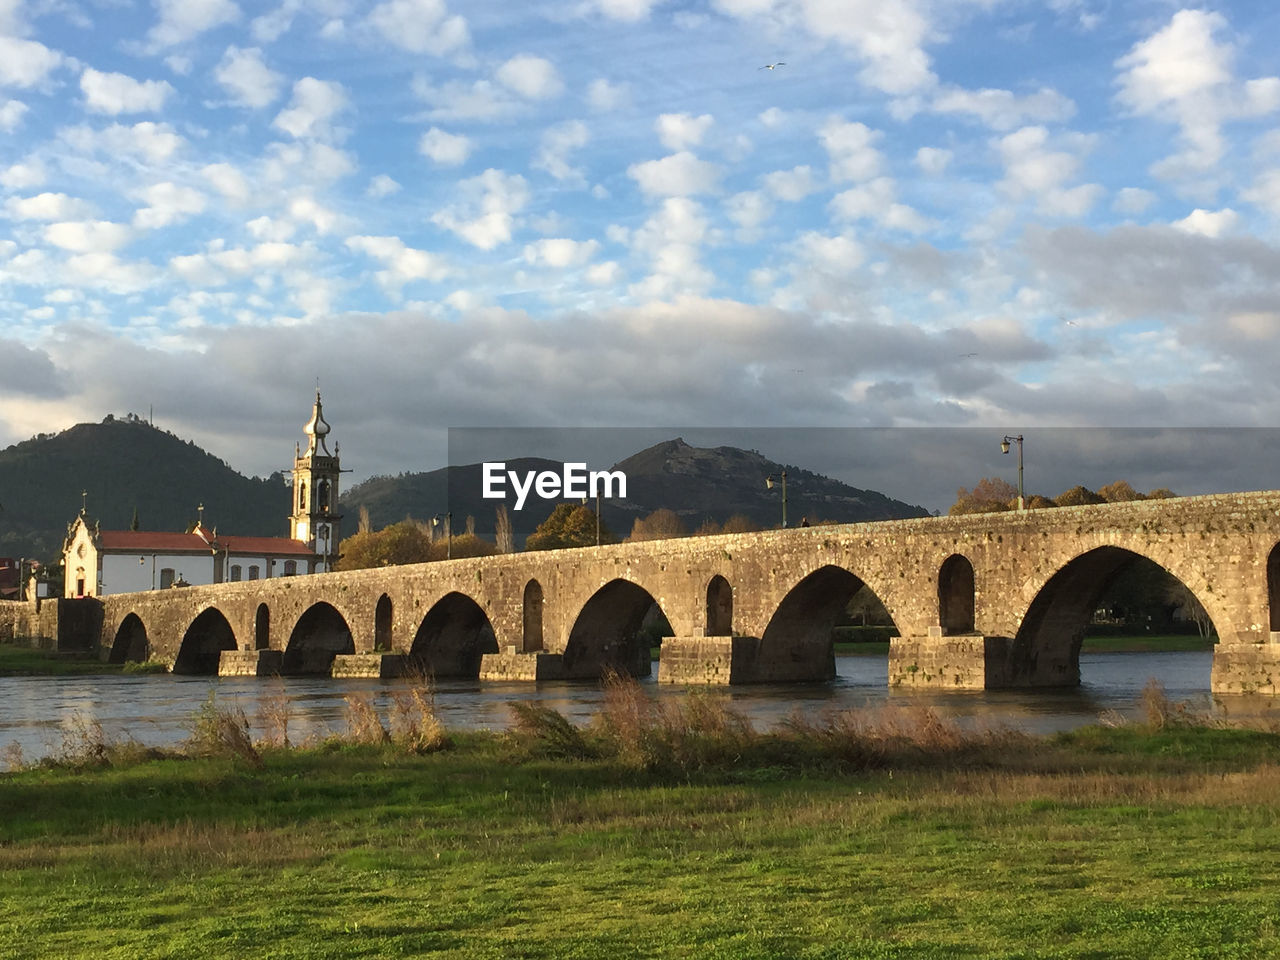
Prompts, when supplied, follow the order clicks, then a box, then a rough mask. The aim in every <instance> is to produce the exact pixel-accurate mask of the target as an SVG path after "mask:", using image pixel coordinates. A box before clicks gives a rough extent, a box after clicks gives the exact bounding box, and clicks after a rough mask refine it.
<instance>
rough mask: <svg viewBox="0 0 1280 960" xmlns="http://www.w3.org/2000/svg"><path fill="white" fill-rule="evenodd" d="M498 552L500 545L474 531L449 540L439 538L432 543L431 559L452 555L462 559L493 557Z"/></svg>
mask: <svg viewBox="0 0 1280 960" xmlns="http://www.w3.org/2000/svg"><path fill="white" fill-rule="evenodd" d="M497 552H498V545H497V544H495V543H490V542H489V541H488V540H485V539H484V538H483V537H478V536H476V535H475V534H474V533H463V534H459V535H458V536H456V537H454V538H453V540H452V542H450V541H449V540H437V541H436V542H435V543H433V544H432V545H431V555H430V556H429V557H428V558H427V559H429V560H444V559H445V558H446V557H452V558H453V559H454V560H461V559H463V558H464V557H492V556H493V555H494V554H495V553H497Z"/></svg>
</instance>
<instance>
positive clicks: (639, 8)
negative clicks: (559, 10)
mask: <svg viewBox="0 0 1280 960" xmlns="http://www.w3.org/2000/svg"><path fill="white" fill-rule="evenodd" d="M664 2H665V0H585V2H584V3H583V5H582V8H581V9H583V10H584V11H589V12H594V13H599V14H600V15H602V16H605V17H608V18H609V19H610V20H621V21H622V22H623V23H638V22H639V21H641V20H646V19H648V17H649V14H650V12H651V11H652V10H653V8H654V7H656V6H658V5H659V4H661V3H664Z"/></svg>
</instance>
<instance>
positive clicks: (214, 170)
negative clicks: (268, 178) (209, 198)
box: [200, 163, 252, 204]
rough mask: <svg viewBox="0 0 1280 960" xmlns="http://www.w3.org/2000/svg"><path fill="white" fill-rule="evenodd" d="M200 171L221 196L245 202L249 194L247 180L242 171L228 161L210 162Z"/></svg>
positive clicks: (240, 202) (235, 201) (232, 200)
mask: <svg viewBox="0 0 1280 960" xmlns="http://www.w3.org/2000/svg"><path fill="white" fill-rule="evenodd" d="M200 173H201V174H202V175H203V176H204V178H205V179H206V180H208V181H209V183H211V184H212V185H213V188H214V189H215V190H217V191H218V192H219V193H220V194H222V196H223V197H225V198H226V199H227V200H230V201H231V202H232V203H236V204H243V203H247V202H248V200H249V197H250V194H251V192H252V191H251V188H250V186H249V181H248V179H247V178H246V177H245V175H244V174H243V173H241V172H240V171H239V170H238V169H236V168H235V167H233V166H232V165H231V164H229V163H211V164H208V165H207V166H205V167H203V168H201V170H200Z"/></svg>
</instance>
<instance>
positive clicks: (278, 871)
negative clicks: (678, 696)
mask: <svg viewBox="0 0 1280 960" xmlns="http://www.w3.org/2000/svg"><path fill="white" fill-rule="evenodd" d="M623 708H624V711H623V712H622V713H619V714H618V715H617V716H615V717H614V718H613V720H612V721H610V722H611V723H613V724H614V727H613V728H610V729H613V730H614V733H615V735H616V736H619V737H621V736H625V735H628V731H627V730H625V729H622V727H621V726H620V725H621V724H624V723H625V721H626V716H630V714H626V716H624V713H625V711H626V710H633V709H641V708H639V707H636V703H635V702H634V701H629V702H627V703H624V704H623ZM643 709H648V708H643ZM619 718H622V719H619ZM547 719H548V718H547V717H546V716H545V715H532V714H531V715H530V716H529V717H527V718H526V721H527V724H528V726H527V728H526V729H524V731H523V733H521V734H516V733H512V734H510V735H494V734H488V735H486V734H466V735H462V736H458V737H455V746H454V748H453V749H451V750H445V751H440V752H435V753H429V754H425V755H418V754H414V753H409V752H405V751H403V750H398V749H396V748H395V747H393V746H352V745H349V744H339V743H331V744H327V745H323V746H320V747H317V748H313V749H307V750H266V749H264V750H262V752H261V755H262V759H263V761H264V763H263V766H262V768H261V769H256V768H254V767H253V766H251V765H250V764H249V763H247V762H245V761H244V760H243V759H239V760H237V759H235V758H230V757H216V756H215V757H207V758H203V759H180V758H169V759H163V760H153V761H150V762H141V763H124V764H122V765H119V766H109V767H101V768H91V769H81V770H76V769H65V768H60V769H30V770H23V771H20V772H18V773H15V774H9V775H4V776H0V810H3V811H4V815H3V816H2V817H0V889H3V890H4V891H5V896H4V897H2V898H0V956H4V957H6V958H15V960H16V958H28V957H30V958H36V957H41V958H43V957H49V956H59V957H72V958H74V957H86V958H87V957H95V958H98V957H102V958H122V960H123V958H129V960H132V958H136V957H174V958H177V957H190V956H200V957H208V958H220V957H236V958H240V957H245V956H253V957H290V958H294V957H303V958H349V957H350V958H356V957H360V958H375V957H376V958H382V957H401V956H419V955H423V954H428V953H435V952H438V953H440V954H442V955H447V956H449V957H461V958H471V957H475V958H499V957H526V958H541V957H547V958H552V957H556V958H558V957H578V958H594V957H602V958H609V960H617V958H620V957H633V956H649V957H690V958H694V957H696V958H702V957H713V958H715V957H726V958H765V957H804V958H844V957H850V958H852V957H869V958H877V957H885V958H908V957H910V958H917V957H922V958H953V957H961V958H978V957H1002V958H1003V957H1021V958H1051V957H1052V958H1081V960H1083V958H1099V960H1100V958H1112V957H1132V958H1146V957H1185V958H1195V957H1205V958H1208V957H1214V958H1218V957H1239V958H1250V957H1272V956H1276V955H1278V954H1280V903H1278V901H1277V899H1276V896H1275V891H1276V889H1277V886H1278V885H1280V860H1277V858H1276V856H1275V850H1276V849H1277V847H1278V846H1280V735H1277V734H1275V733H1260V732H1256V731H1243V730H1224V729H1214V728H1211V727H1204V726H1196V725H1193V724H1190V723H1183V722H1181V721H1179V722H1176V723H1172V724H1171V725H1170V726H1167V727H1166V728H1164V729H1162V730H1158V731H1152V730H1149V729H1146V728H1138V727H1127V728H1121V729H1109V728H1104V727H1093V728H1088V729H1087V730H1084V731H1076V732H1073V733H1071V734H1063V735H1059V736H1056V737H1053V738H1048V739H1029V738H1023V739H1022V740H1020V741H1019V745H1018V749H1009V744H1008V742H1007V741H1006V740H1002V739H1001V738H1000V737H996V738H994V739H990V740H988V739H983V738H981V737H976V738H975V737H968V738H960V739H957V738H956V735H955V733H954V731H950V732H949V731H947V730H945V729H940V728H939V727H938V726H937V725H936V723H934V722H933V721H931V720H930V715H927V714H917V715H916V719H915V721H914V722H915V724H916V725H915V726H914V727H910V725H909V724H907V725H904V723H905V721H904V720H902V718H898V719H894V718H891V717H882V718H879V719H878V720H877V719H875V718H871V720H869V721H867V723H868V724H869V725H868V726H866V727H865V728H864V733H865V732H866V731H867V730H879V731H881V733H880V734H876V736H880V737H881V741H880V742H882V744H888V743H890V741H892V742H893V743H894V744H897V745H896V746H893V745H892V744H891V745H890V746H886V747H885V749H884V751H883V752H881V753H878V754H875V755H874V756H872V757H870V758H867V757H863V758H862V759H859V760H856V761H848V760H847V759H846V761H845V762H836V760H835V758H834V756H833V755H831V754H827V755H824V754H823V753H822V751H821V750H820V749H818V748H819V747H820V746H822V744H815V742H814V738H815V737H816V738H818V739H821V737H820V736H819V733H820V731H821V730H827V732H828V733H830V731H831V730H833V729H836V728H835V726H831V727H825V728H820V727H818V726H811V727H810V728H808V729H807V730H806V729H799V732H797V733H795V734H788V735H784V734H782V733H777V734H772V735H769V736H751V737H746V738H745V739H744V738H743V736H742V735H741V732H740V731H732V730H730V731H727V732H726V731H725V730H723V729H721V728H722V727H723V720H724V714H723V713H719V714H717V712H716V708H715V707H714V705H713V704H709V703H708V701H706V700H703V701H701V703H699V702H698V701H697V699H696V698H693V699H691V700H690V703H689V705H688V706H687V707H686V709H685V710H684V711H683V712H681V713H679V715H678V716H677V715H671V716H668V717H667V718H666V720H662V719H658V720H654V719H653V717H652V716H650V718H649V720H648V721H647V723H648V725H647V726H645V725H644V724H639V725H638V726H637V728H636V730H632V731H630V733H632V734H637V735H638V736H640V737H641V738H645V737H648V738H650V739H652V738H654V737H658V736H659V735H673V731H675V733H680V732H683V733H684V734H688V733H689V730H690V725H691V724H692V725H693V727H694V728H695V729H694V731H693V732H694V733H695V734H698V733H700V734H701V735H703V736H704V737H707V738H714V737H715V736H717V735H718V736H720V737H721V738H722V739H725V740H732V741H733V742H734V743H735V745H736V751H737V752H736V753H735V752H729V753H722V754H716V753H714V751H712V752H710V753H708V752H705V751H704V752H703V753H700V754H699V756H700V757H702V758H703V761H704V762H700V763H695V764H692V765H686V766H683V767H681V766H679V765H675V766H673V765H670V764H657V765H645V764H637V763H635V762H629V761H628V760H627V758H626V755H625V754H622V753H610V752H609V751H608V750H607V749H606V748H605V747H606V738H605V736H604V734H602V733H601V730H603V729H605V728H604V727H599V726H597V727H594V728H593V729H592V730H591V731H587V732H586V733H585V734H584V737H583V740H582V743H583V744H585V745H586V746H587V747H589V748H590V749H589V750H587V751H586V752H587V753H589V754H591V755H592V756H593V757H594V758H593V759H549V758H548V756H547V751H546V749H544V748H545V747H546V746H547V745H548V743H547V741H546V740H545V739H540V737H541V735H542V734H545V733H547V732H548V731H551V732H553V733H554V736H555V737H556V738H558V739H557V741H556V742H557V743H560V744H561V745H563V743H564V742H566V732H565V731H564V730H563V729H562V728H561V727H560V726H559V725H558V724H555V723H549V722H547ZM664 723H665V724H666V726H664ZM717 730H719V731H720V733H719V734H716V733H715V731H717ZM885 731H889V734H890V735H886V734H885V733H884V732H885ZM893 731H898V733H893ZM902 731H907V732H906V733H902ZM911 731H914V732H911ZM886 737H887V739H886ZM894 737H897V738H898V739H897V740H894ZM904 737H905V739H903V738H904ZM567 739H570V740H572V739H574V738H572V737H569V738H567ZM873 739H874V738H873ZM908 741H909V742H908ZM574 742H575V744H576V742H577V741H576V740H575V741H574ZM834 742H835V741H834V740H833V739H830V738H828V740H826V741H823V743H824V744H827V745H828V746H829V745H830V744H832V743H834ZM704 746H705V744H704ZM577 749H578V748H577V746H574V750H577Z"/></svg>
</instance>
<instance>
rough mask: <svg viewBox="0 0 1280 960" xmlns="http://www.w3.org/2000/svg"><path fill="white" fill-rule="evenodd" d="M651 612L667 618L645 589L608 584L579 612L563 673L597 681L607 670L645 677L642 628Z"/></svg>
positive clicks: (648, 667) (648, 664)
mask: <svg viewBox="0 0 1280 960" xmlns="http://www.w3.org/2000/svg"><path fill="white" fill-rule="evenodd" d="M655 610H656V612H657V614H656V615H660V616H662V617H664V618H665V617H666V614H665V613H664V612H663V610H662V607H661V605H660V604H659V603H658V601H657V600H655V599H654V597H653V594H651V593H650V592H649V591H648V590H646V589H645V588H644V587H642V586H640V585H639V584H637V583H633V582H631V581H630V580H623V579H621V578H618V579H615V580H610V581H609V582H608V583H606V584H605V585H604V586H602V587H601V588H600V589H599V590H597V591H596V592H595V593H593V594H592V595H591V597H590V598H589V599H588V600H587V602H586V603H584V604H583V605H582V609H581V610H579V611H578V616H577V617H576V618H575V619H574V621H573V626H572V627H571V628H570V630H569V640H568V642H567V643H566V645H565V650H564V664H565V670H566V671H567V672H568V674H569V675H570V676H573V677H599V676H603V675H604V674H605V673H606V672H608V671H610V670H616V671H618V672H619V673H625V674H631V675H633V676H647V675H648V674H649V673H650V672H651V671H652V669H653V662H652V659H651V654H650V647H649V638H648V637H647V636H644V635H642V634H641V627H643V626H644V623H645V619H646V618H647V617H650V616H651V615H654V613H653V612H654V611H655ZM668 622H669V621H668Z"/></svg>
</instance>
